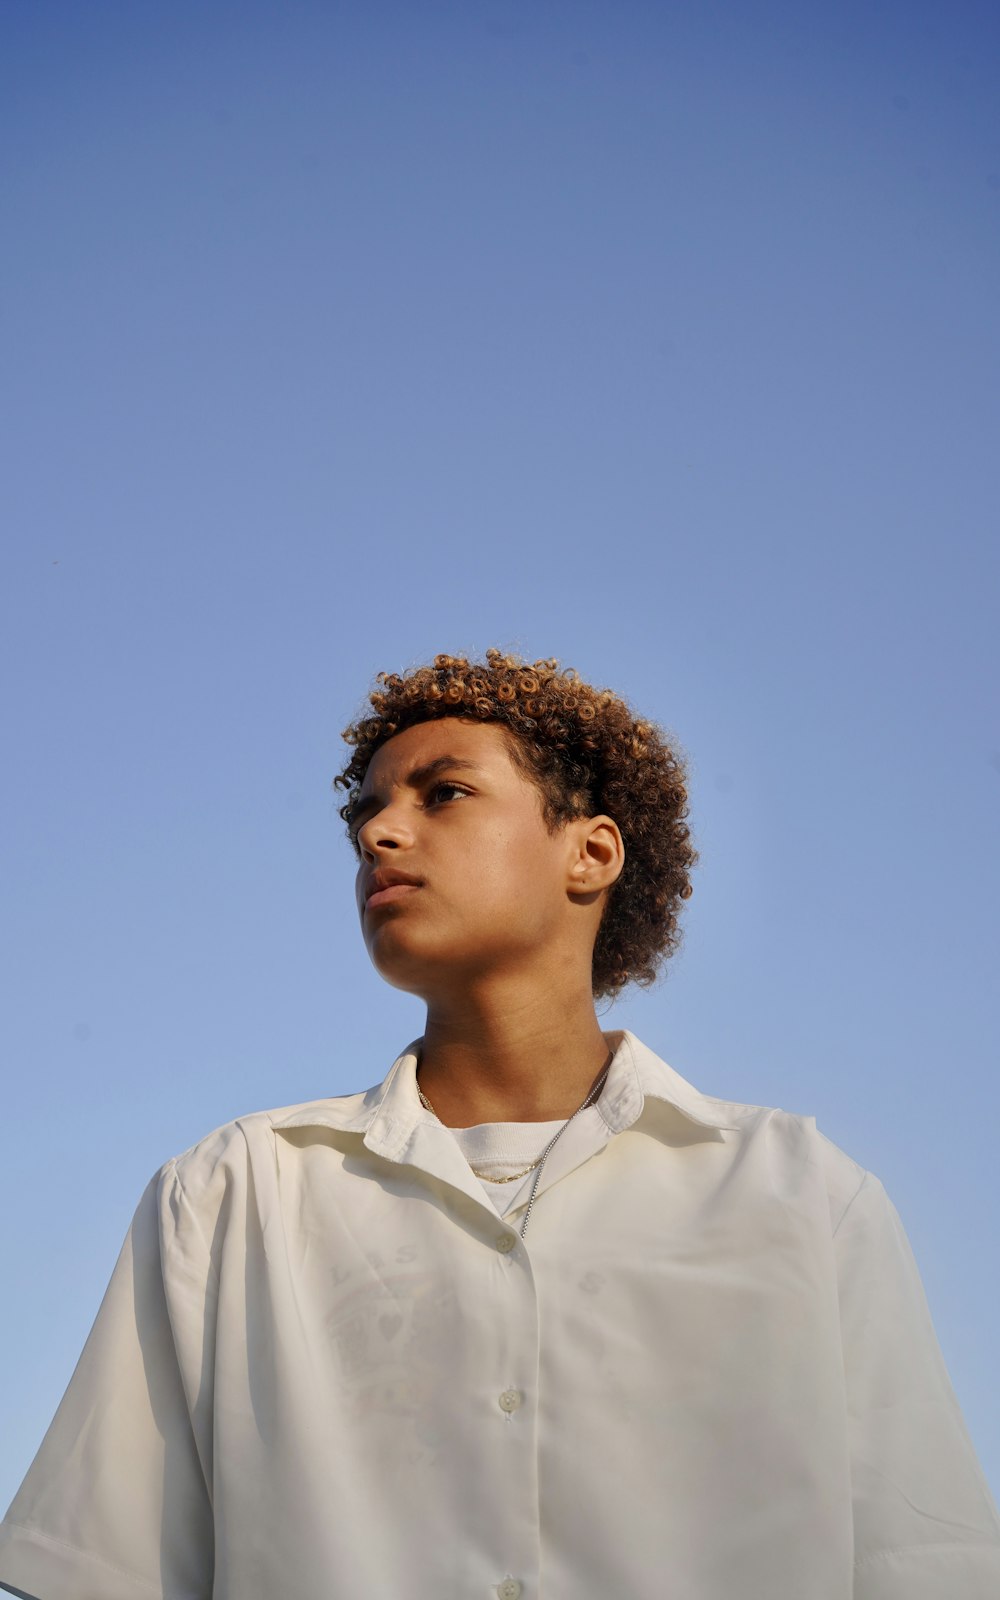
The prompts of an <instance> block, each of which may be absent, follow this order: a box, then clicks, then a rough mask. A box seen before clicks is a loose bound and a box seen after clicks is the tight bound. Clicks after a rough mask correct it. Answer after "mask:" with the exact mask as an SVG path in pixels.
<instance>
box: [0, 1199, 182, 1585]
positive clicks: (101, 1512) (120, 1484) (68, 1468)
mask: <svg viewBox="0 0 1000 1600" xmlns="http://www.w3.org/2000/svg"><path fill="white" fill-rule="evenodd" d="M158 1188H159V1180H158V1179H154V1180H153V1182H152V1183H151V1184H150V1185H149V1187H148V1188H147V1190H146V1192H145V1194H144V1195H143V1197H142V1199H141V1201H140V1203H139V1206H138V1209H137V1210H136V1213H135V1216H134V1218H133V1220H132V1225H131V1227H130V1229H129V1232H128V1235H127V1237H126V1240H125V1243H124V1245H123V1247H122V1251H121V1254H120V1256H119V1258H118V1262H117V1265H116V1266H115V1270H114V1273H113V1274H112V1277H111V1282H110V1284H109V1285H108V1289H107V1293H106V1294H105V1296H104V1299H103V1301H102V1303H101V1307H100V1310H99V1312H98V1314H97V1319H96V1321H95V1323H94V1326H93V1328H92V1330H91V1333H90V1336H89V1338H88V1340H87V1343H86V1345H85V1346H84V1349H83V1354H82V1355H81V1357H80V1360H79V1362H78V1363H77V1367H76V1370H75V1372H74V1374H73V1377H72V1379H71V1380H70V1384H69V1388H68V1389H67V1390H66V1393H65V1395H64V1396H63V1399H62V1401H61V1403H60V1405H59V1409H58V1411H57V1412H56V1415H55V1417H54V1419H53V1421H52V1424H51V1426H50V1428H49V1430H48V1433H47V1434H46V1435H45V1438H44V1440H43V1441H42V1445H41V1448H40V1449H39V1451H38V1454H37V1456H36V1457H35V1460H34V1462H33V1463H32V1465H31V1467H30V1469H29V1471H28V1475H27V1477H26V1478H25V1480H24V1482H23V1484H22V1485H21V1488H20V1489H19V1491H18V1493H17V1495H16V1496H15V1498H14V1501H13V1503H12V1505H11V1507H10V1510H9V1511H8V1513H7V1517H6V1519H5V1521H4V1522H3V1524H2V1525H0V1585H7V1586H9V1587H10V1589H11V1590H13V1591H15V1592H18V1591H20V1592H22V1593H24V1594H27V1595H31V1596H35V1597H37V1600H142V1597H144V1596H148V1597H154V1596H155V1597H160V1600H209V1596H210V1595H211V1592H212V1574H213V1564H214V1563H213V1529H212V1509H211V1503H210V1497H209V1492H208V1488H207V1485H206V1481H205V1477H204V1474H203V1471H202V1467H201V1463H200V1461H199V1457H198V1452H197V1449H196V1446H195V1440H194V1434H193V1431H192V1427H191V1421H190V1415H189V1411H188V1406H187V1401H186V1399H185V1394H184V1388H183V1384H182V1382H181V1376H180V1371H179V1368H178V1361H177V1354H176V1350H175V1348H174V1342H173V1338H172V1334H171V1328H170V1320H169V1316H168V1312H167V1302H166V1295H165V1291H164V1281H163V1272H162V1267H161V1244H160V1229H159V1207H158V1199H157V1196H158Z"/></svg>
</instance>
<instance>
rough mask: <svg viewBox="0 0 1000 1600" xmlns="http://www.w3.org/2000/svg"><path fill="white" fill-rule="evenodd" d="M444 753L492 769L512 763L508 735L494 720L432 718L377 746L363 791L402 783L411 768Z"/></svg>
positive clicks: (458, 760) (437, 759) (437, 757)
mask: <svg viewBox="0 0 1000 1600" xmlns="http://www.w3.org/2000/svg"><path fill="white" fill-rule="evenodd" d="M445 756H454V757H455V758H456V764H457V763H458V762H473V763H475V764H476V765H482V766H490V767H493V768H495V767H496V765H497V763H498V762H502V763H504V764H506V765H511V760H510V751H509V747H508V744H507V735H506V734H505V732H504V730H503V729H502V728H500V727H498V726H497V724H496V723H485V722H477V721H474V720H472V719H470V718H468V717H435V718H434V719H433V720H431V721H427V722H415V723H414V724H413V725H412V726H411V727H409V728H404V729H403V731H402V733H396V734H393V736H392V738H391V739H387V740H386V742H385V744H383V745H380V746H379V748H378V749H377V750H376V752H375V754H374V755H373V756H372V758H371V761H370V762H369V763H368V769H367V771H366V773H365V777H364V782H363V783H362V785H361V790H362V793H367V792H368V791H369V790H370V789H371V788H372V787H373V786H374V785H375V784H377V783H379V784H381V783H400V782H405V781H406V779H407V778H408V777H409V776H411V774H412V773H413V772H414V770H419V769H420V768H421V767H423V766H424V765H425V764H426V763H428V762H431V761H434V762H438V761H441V760H442V759H443V758H444V757H445Z"/></svg>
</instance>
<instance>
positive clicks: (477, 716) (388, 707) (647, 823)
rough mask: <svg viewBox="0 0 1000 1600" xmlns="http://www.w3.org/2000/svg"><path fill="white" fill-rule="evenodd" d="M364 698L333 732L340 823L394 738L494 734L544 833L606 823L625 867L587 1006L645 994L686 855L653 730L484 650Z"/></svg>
mask: <svg viewBox="0 0 1000 1600" xmlns="http://www.w3.org/2000/svg"><path fill="white" fill-rule="evenodd" d="M375 681H376V684H377V685H381V687H376V688H375V689H373V690H372V692H371V694H370V695H369V700H370V702H371V706H372V708H373V711H374V715H371V716H362V717H359V719H358V720H357V721H356V722H353V723H351V724H350V726H349V727H347V728H345V729H344V732H343V738H344V741H345V743H347V744H348V745H353V746H354V753H353V755H352V756H351V759H350V761H349V762H348V763H347V765H346V766H345V767H344V769H343V770H342V771H341V772H340V773H338V775H337V777H335V778H334V780H333V787H334V788H338V789H346V790H347V791H348V799H347V802H346V804H344V805H343V806H341V807H340V816H341V817H342V818H343V820H344V822H345V823H346V824H347V825H348V827H350V823H351V816H352V813H353V810H354V807H355V805H356V804H357V800H358V795H359V792H360V789H361V785H362V783H363V782H364V777H365V773H366V772H367V770H368V764H369V762H370V761H371V759H372V757H373V756H374V754H375V752H376V750H378V749H379V748H380V747H381V746H382V745H383V744H385V743H386V741H387V740H389V739H391V738H392V737H393V735H394V734H397V733H401V732H402V731H403V729H404V728H409V727H412V726H413V724H414V723H417V722H429V721H431V720H433V719H435V718H438V717H466V718H472V719H474V720H476V721H479V722H489V723H496V724H498V725H499V726H500V727H501V728H502V729H503V730H504V731H505V733H506V734H507V742H508V746H509V749H510V754H511V759H512V760H513V761H514V763H515V765H516V766H517V767H518V768H519V769H520V771H521V772H522V773H523V774H524V775H525V776H526V777H527V778H528V779H530V780H531V781H532V782H533V783H534V784H535V786H536V787H537V789H538V790H539V792H540V794H541V797H542V812H543V817H544V820H545V824H546V826H547V827H548V829H549V831H550V832H551V833H555V832H557V831H558V828H559V827H560V825H562V824H564V823H566V822H568V821H570V820H571V819H572V818H575V817H588V816H597V815H598V814H601V813H603V814H605V815H607V816H610V817H613V818H614V820H615V822H616V823H617V824H618V827H619V829H620V830H621V835H622V839H623V840H624V844H625V865H624V867H623V869H622V872H621V874H620V876H619V878H618V880H617V882H616V883H615V884H614V885H613V886H612V888H611V889H610V890H609V891H608V895H607V898H606V900H605V905H604V912H603V915H602V918H601V924H600V927H599V929H598V932H597V938H596V941H595V944H594V953H593V967H592V989H593V993H594V997H595V999H601V998H604V997H605V996H611V997H614V996H615V995H617V994H619V993H620V991H621V990H622V989H624V987H625V985H626V984H627V983H634V984H638V985H639V986H640V987H644V988H648V987H649V986H650V985H651V984H652V983H653V982H655V980H656V977H657V974H658V970H659V968H660V967H661V966H662V965H663V964H664V963H665V962H666V961H667V960H668V959H669V957H670V956H671V955H673V954H674V952H675V951H676V950H677V948H678V946H679V944H680V942H681V930H680V927H679V912H680V903H681V901H682V900H687V899H689V897H690V895H691V893H692V888H691V881H690V872H691V868H692V867H693V866H694V864H695V863H696V861H697V860H698V852H697V850H695V848H694V846H693V844H692V843H691V836H690V831H689V829H688V827H687V824H686V822H685V818H686V817H687V814H688V809H687V799H688V796H687V787H686V772H685V767H684V760H683V756H682V754H681V752H680V751H679V749H678V748H677V747H676V746H673V747H672V746H671V744H670V743H668V741H667V738H666V736H665V734H664V733H663V731H662V729H660V728H659V727H658V726H657V725H656V724H655V723H653V722H649V721H647V720H646V719H645V718H644V717H638V716H636V715H635V714H634V712H633V711H632V710H631V708H630V707H629V706H628V705H627V704H626V702H625V701H624V700H622V699H621V698H620V697H619V696H618V695H616V694H614V693H613V692H612V691H611V690H610V689H595V688H592V687H591V685H590V684H587V683H584V682H582V681H581V679H580V676H579V674H578V673H577V672H576V671H575V670H574V669H573V668H572V667H567V668H564V669H563V670H562V671H560V670H559V663H558V661H555V660H549V661H536V662H534V664H533V665H531V666H529V665H528V664H527V663H526V662H524V661H521V660H520V659H519V658H518V657H517V656H513V655H504V654H503V653H502V652H501V651H500V650H496V649H492V650H487V652H486V660H485V661H484V662H479V661H471V662H470V661H468V660H466V659H465V657H464V656H449V655H438V656H435V657H434V665H433V666H422V667H417V668H415V669H414V670H412V671H410V672H408V673H407V674H406V675H405V676H402V677H401V676H399V674H397V673H394V672H393V673H389V672H380V673H379V674H378V677H377V678H376V680H375Z"/></svg>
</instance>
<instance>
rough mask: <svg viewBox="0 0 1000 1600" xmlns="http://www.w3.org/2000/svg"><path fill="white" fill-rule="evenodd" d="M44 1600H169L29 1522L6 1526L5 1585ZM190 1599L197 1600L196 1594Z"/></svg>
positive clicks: (2, 1530)
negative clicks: (139, 1598)
mask: <svg viewBox="0 0 1000 1600" xmlns="http://www.w3.org/2000/svg"><path fill="white" fill-rule="evenodd" d="M7 1584H9V1585H11V1586H12V1588H13V1589H14V1591H15V1592H17V1591H20V1592H21V1593H22V1594H28V1595H33V1596H37V1597H38V1600H89V1597H90V1596H91V1595H93V1594H94V1593H95V1592H97V1593H99V1594H100V1595H101V1597H102V1600H136V1593H137V1591H138V1592H139V1594H141V1595H142V1596H143V1600H146V1597H148V1600H163V1589H162V1588H161V1587H160V1586H159V1585H158V1584H155V1583H150V1581H149V1579H148V1578H143V1577H140V1576H139V1574H138V1573H136V1572H130V1571H128V1570H127V1569H126V1568H125V1567H119V1566H116V1565H115V1564H114V1563H113V1562H110V1561H105V1560H104V1559H103V1557H101V1556H95V1555H92V1554H91V1553H90V1552H89V1551H87V1550H80V1549H79V1548H78V1547H77V1546H76V1545H71V1544H67V1543H66V1541H65V1540H63V1539H57V1538H55V1537H54V1536H53V1535H52V1534H49V1533H43V1532H42V1530H41V1529H40V1528H33V1527H29V1526H28V1525H27V1524H25V1523H18V1522H4V1523H2V1524H0V1585H7ZM190 1600H195V1597H194V1596H193V1595H192V1596H191V1597H190Z"/></svg>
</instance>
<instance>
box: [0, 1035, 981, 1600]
mask: <svg viewBox="0 0 1000 1600" xmlns="http://www.w3.org/2000/svg"><path fill="white" fill-rule="evenodd" d="M609 1042H611V1043H612V1044H614V1045H615V1046H616V1053H615V1056H614V1060H613V1063H612V1066H611V1070H610V1073H609V1076H608V1080H607V1083H606V1085H605V1088H604V1092H603V1094H602V1096H601V1100H600V1102H599V1110H600V1113H601V1115H600V1120H599V1125H597V1124H595V1123H593V1122H587V1123H584V1121H583V1119H582V1118H578V1119H577V1120H576V1122H575V1123H574V1124H573V1125H572V1126H571V1127H569V1128H568V1129H567V1131H566V1136H565V1138H564V1139H560V1141H559V1142H558V1143H557V1145H556V1146H555V1148H554V1150H553V1151H552V1153H551V1155H550V1156H549V1158H548V1160H547V1162H546V1164H545V1168H544V1171H543V1175H542V1179H541V1181H540V1183H539V1187H538V1193H537V1197H536V1200H535V1205H534V1209H533V1211H532V1213H531V1217H530V1225H529V1227H528V1230H527V1233H526V1237H525V1239H524V1240H523V1241H522V1240H521V1238H520V1237H519V1233H518V1227H519V1219H518V1213H517V1211H516V1210H515V1211H514V1213H513V1214H512V1216H511V1217H509V1218H508V1219H506V1220H503V1219H501V1218H500V1217H499V1216H498V1214H497V1210H496V1208H495V1206H494V1205H493V1204H492V1203H491V1201H490V1200H489V1198H488V1197H487V1195H486V1194H485V1193H484V1191H483V1187H482V1185H481V1184H480V1182H479V1181H478V1179H477V1178H475V1176H474V1175H473V1174H472V1172H471V1170H470V1168H469V1166H468V1163H467V1162H466V1160H465V1158H464V1157H463V1155H462V1153H461V1150H460V1149H459V1146H458V1144H457V1142H456V1140H455V1138H454V1137H453V1135H452V1133H451V1131H450V1130H449V1129H447V1128H445V1127H443V1126H442V1125H441V1124H440V1123H438V1122H437V1120H436V1119H435V1118H434V1117H433V1116H432V1115H431V1113H430V1112H428V1111H426V1110H424V1108H423V1107H422V1106H421V1105H420V1103H419V1100H418V1097H417V1092H416V1065H417V1060H418V1050H419V1041H417V1042H416V1043H415V1044H414V1045H413V1046H411V1047H410V1048H409V1049H408V1050H407V1051H406V1052H405V1053H404V1054H403V1055H402V1056H401V1057H400V1058H399V1059H398V1060H397V1061H396V1063H395V1064H394V1066H393V1067H392V1069H391V1071H390V1072H389V1074H388V1076H387V1078H386V1079H385V1081H384V1083H382V1084H381V1085H380V1086H379V1087H378V1088H375V1089H372V1090H370V1091H368V1092H367V1093H365V1094H355V1095H348V1096H345V1097H343V1098H339V1099H329V1100H321V1101H317V1102H315V1103H314V1104H310V1105H304V1106H298V1107H294V1108H291V1109H289V1108H286V1109H284V1110H281V1111H274V1112H263V1113H260V1114H258V1115H255V1116H250V1117H245V1118H240V1119H239V1120H237V1121H236V1122H233V1123H231V1124H229V1125H228V1126H227V1127H224V1128H221V1129H220V1130H218V1131H217V1132H216V1133H213V1134H210V1135H209V1137H208V1138H206V1139H204V1140H203V1141H202V1142H201V1143H200V1144H198V1145H196V1146H194V1148H193V1149H191V1150H189V1151H188V1152H187V1153H186V1154H184V1155H183V1156H180V1157H179V1158H178V1159H176V1160H174V1161H170V1162H168V1163H167V1165H166V1166H165V1167H164V1168H163V1170H162V1171H161V1172H160V1173H159V1174H158V1176H157V1177H156V1178H155V1179H154V1180H153V1182H152V1183H151V1184H150V1186H149V1188H148V1189H147V1191H146V1193H145V1194H144V1196H143V1197H142V1200H141V1201H140V1203H139V1207H138V1210H137V1212H136V1215H135V1219H134V1221H133V1224H132V1227H131V1229H130V1232H129V1236H128V1238H127V1240H126V1243H125V1246H124V1249H123V1251H122V1254H121V1257H120V1259H119V1262H118V1265H117V1267H116V1268H115V1272H114V1275H113V1277H112V1280H111V1284H110V1287H109V1289H108V1292H107V1295H106V1296H105V1299H104V1302H103V1304H102V1306H101V1308H100V1311H99V1313H98V1317H97V1321H96V1323H95V1325H94V1329H93V1332H92V1333H91V1336H90V1339H89V1340H88V1343H87V1345H86V1347H85V1349H84V1353H83V1355H82V1357H81V1360H80V1364H79V1366H78V1367H77V1370H76V1372H75V1374H74V1376H73V1379H72V1381H71V1383H70V1386H69V1389H68V1390H67V1393H66V1395H65V1397H64V1399H63V1401H62V1404H61V1405H60V1407H59V1410H58V1412H57V1414H56V1417H55V1419H54V1421H53V1423H52V1426H51V1428H50V1430H49V1432H48V1434H47V1435H46V1438H45V1440H44V1442H43V1444H42V1446H41V1449H40V1451H39V1453H38V1456H37V1457H36V1459H35V1462H34V1464H33V1466H32V1467H31V1469H30V1471H29V1473H28V1476H27V1478H26V1479H25V1482H24V1484H23V1485H22V1487H21V1489H20V1491H19V1493H18V1494H17V1496H16V1497H15V1500H14V1502H13V1505H12V1506H11V1508H10V1511H9V1513H8V1518H7V1520H6V1521H5V1522H4V1524H3V1525H2V1528H0V1583H3V1584H5V1585H9V1586H10V1587H12V1588H13V1589H16V1590H21V1591H23V1592H25V1593H27V1594H29V1595H34V1596H37V1597H39V1600H143V1597H154V1596H163V1597H167V1600H209V1597H212V1600H390V1597H391V1600H433V1597H436V1596H441V1597H445V1600H491V1597H496V1596H499V1597H500V1600H518V1597H520V1600H596V1597H598V1596H600V1597H602V1600H611V1597H613V1600H618V1597H627V1600H665V1597H669V1600H997V1596H998V1595H1000V1524H998V1519H997V1514H996V1510H995V1508H994V1506H993V1504H992V1502H991V1499H990V1496H989V1492H988V1490H987V1487H986V1484H985V1482H984V1479H983V1476H982V1474H981V1472H980V1469H979V1467H978V1464H977V1462H976V1459H975V1455H974V1452H973V1450H972V1447H971V1445H970V1442H969V1439H968V1436H967V1434H966V1431H965V1428H964V1426H963V1423H962V1419H961V1416H960V1414H959V1410H958V1407H957V1405H956V1402H955V1397H954V1395H953V1393H952V1390H951V1387H950V1385H949V1382H948V1377H947V1374H946V1372H945V1369H944V1366H943V1363H942V1360H941V1356H940V1353H939V1350H938V1346H937V1343H936V1340H935V1337H934V1332H933V1329H932V1326H931V1323H930V1320H929V1317H928V1313H927V1308H926V1304H925V1301H924V1297H923V1293H922V1290H921V1287H920V1280H919V1278H918V1275H917V1271H916V1268H915V1266H914V1263H913V1259H912V1256H911V1254H910V1251H909V1248H908V1245H907V1243H906V1239H905V1236H904V1234H903V1231H902V1228H901V1226H900V1223H899V1220H898V1218H897V1216H896V1213H895V1211H894V1210H893V1208H892V1206H891V1204H890V1203H889V1201H888V1199H887V1198H886V1195H885V1192H884V1190H883V1189H882V1187H881V1185H880V1184H879V1182H878V1180H877V1179H876V1178H874V1177H872V1175H871V1174H870V1173H867V1172H864V1171H863V1170H862V1169H861V1168H860V1167H858V1166H857V1165H856V1164H855V1163H854V1162H853V1161H851V1160H850V1159H849V1158H848V1157H847V1156H846V1155H844V1154H843V1153H842V1152H841V1151H839V1150H838V1149H836V1148H835V1147H834V1146H833V1145H831V1144H830V1143H829V1142H828V1141H827V1140H826V1139H825V1138H823V1137H822V1136H821V1135H820V1134H819V1133H818V1132H817V1131H816V1128H815V1125H814V1123H813V1121H812V1119H810V1118H805V1117H798V1116H791V1115H789V1114H787V1113H785V1112H782V1111H771V1110H766V1109H762V1108H759V1107H754V1106H743V1105H735V1104H730V1103H728V1102H722V1101H719V1100H714V1099H710V1098H709V1097H707V1096H705V1095H702V1094H700V1093H699V1092H698V1091H697V1090H696V1089H694V1088H692V1086H691V1085H690V1084H688V1083H686V1082H685V1081H684V1079H683V1078H681V1077H679V1076H678V1074H677V1073H675V1072H674V1071H673V1070H672V1069H671V1068H670V1067H669V1066H667V1065H666V1063H665V1062H663V1061H660V1060H659V1059H658V1058H657V1057H656V1056H655V1055H654V1054H653V1053H652V1051H650V1050H649V1049H647V1048H646V1047H645V1046H644V1045H643V1044H641V1043H640V1041H639V1040H638V1039H636V1038H635V1037H634V1036H633V1035H632V1034H630V1033H624V1034H621V1035H616V1036H613V1037H610V1039H609ZM526 1198H527V1197H526V1196H525V1200H526ZM522 1207H523V1202H522Z"/></svg>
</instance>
